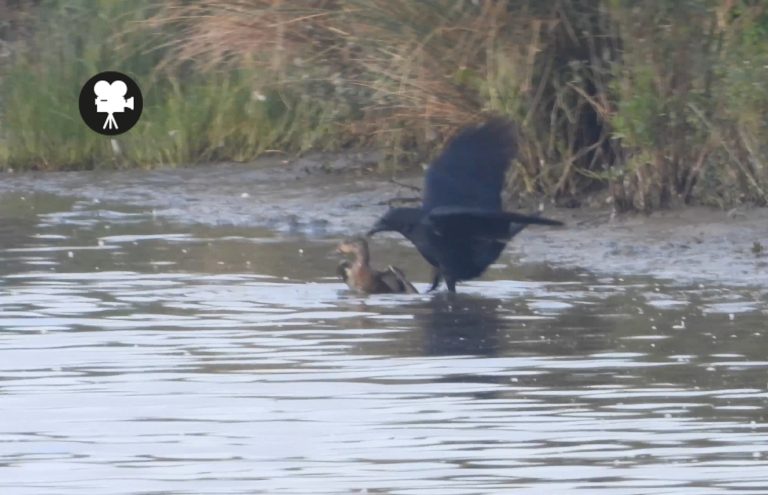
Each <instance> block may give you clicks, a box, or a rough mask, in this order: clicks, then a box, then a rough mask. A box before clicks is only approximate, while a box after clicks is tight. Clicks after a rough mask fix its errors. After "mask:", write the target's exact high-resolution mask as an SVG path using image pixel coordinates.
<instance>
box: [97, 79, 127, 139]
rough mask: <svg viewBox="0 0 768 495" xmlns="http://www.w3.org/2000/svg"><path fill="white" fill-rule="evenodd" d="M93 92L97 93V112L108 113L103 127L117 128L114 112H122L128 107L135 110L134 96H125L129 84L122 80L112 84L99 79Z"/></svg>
mask: <svg viewBox="0 0 768 495" xmlns="http://www.w3.org/2000/svg"><path fill="white" fill-rule="evenodd" d="M93 92H94V93H96V112H98V113H106V114H108V115H107V120H105V121H104V125H103V126H102V129H107V128H109V129H117V122H116V121H115V116H114V114H115V113H122V112H124V111H125V109H126V108H130V109H131V110H133V96H131V97H130V98H128V99H126V98H125V93H127V92H128V86H126V85H125V83H124V82H123V81H120V80H117V81H115V82H113V83H112V84H109V83H108V82H107V81H99V82H97V83H96V84H95V85H94V86H93Z"/></svg>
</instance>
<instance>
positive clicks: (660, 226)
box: [0, 154, 768, 287]
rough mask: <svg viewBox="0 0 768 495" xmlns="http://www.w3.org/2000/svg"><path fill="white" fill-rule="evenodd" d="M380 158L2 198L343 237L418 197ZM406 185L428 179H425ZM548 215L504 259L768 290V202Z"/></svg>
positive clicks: (211, 170)
mask: <svg viewBox="0 0 768 495" xmlns="http://www.w3.org/2000/svg"><path fill="white" fill-rule="evenodd" d="M377 159H378V157H376V156H374V155H364V154H350V155H342V156H339V155H314V156H312V157H309V158H301V159H297V160H291V161H288V160H284V159H282V158H266V159H263V160H260V161H259V162H256V163H253V164H248V165H240V164H221V165H215V166H207V167H195V168H183V169H168V170H155V171H117V172H113V171H110V172H100V171H96V172H58V173H26V174H4V175H2V176H0V194H10V193H16V194H31V193H49V194H55V195H61V196H75V197H78V198H80V199H83V200H86V201H92V202H105V203H119V204H126V205H133V206H138V207H142V208H150V209H152V210H153V211H154V213H155V214H156V215H158V216H159V217H163V218H166V219H169V220H172V221H175V222H182V223H203V224H207V225H238V226H260V227H268V228H271V229H274V230H276V231H278V232H281V233H285V234H291V235H307V236H313V237H337V236H342V235H346V234H349V233H354V232H360V231H363V230H365V229H366V228H368V227H369V226H370V225H371V224H372V222H373V221H374V219H375V218H376V217H377V216H378V215H380V214H381V213H382V212H383V211H385V210H386V208H387V202H388V201H389V200H391V199H392V198H396V197H401V198H409V197H414V196H416V195H417V194H418V193H417V192H415V191H413V190H411V189H409V188H406V187H403V186H401V185H398V184H395V183H393V182H391V181H389V180H388V178H387V177H384V176H381V175H376V174H372V173H371V171H370V169H371V168H372V167H373V165H372V164H373V163H375V162H376V161H377ZM398 182H400V183H405V184H415V185H418V184H419V183H420V177H417V176H412V177H405V178H402V177H400V178H398ZM546 213H547V215H548V216H551V217H553V218H557V219H560V220H563V221H565V222H567V224H568V227H567V228H563V229H549V228H530V229H527V230H526V231H524V232H523V233H522V234H520V235H519V236H518V237H516V238H515V241H514V242H512V243H511V244H510V247H509V248H508V249H507V251H506V252H505V254H504V256H506V257H512V258H514V259H515V260H517V261H519V262H523V263H529V262H530V263H533V262H545V263H551V264H553V265H558V266H563V267H580V268H584V269H587V270H590V271H593V272H597V273H608V274H618V275H651V276H654V277H658V278H663V279H672V280H677V281H680V282H682V283H688V282H696V281H699V282H702V283H706V282H718V283H725V284H738V285H754V286H759V287H768V209H740V210H735V211H730V212H725V211H720V210H712V209H705V208H687V209H683V210H675V211H670V212H661V213H656V214H653V215H650V216H644V215H627V216H618V217H614V216H612V215H611V212H610V210H608V209H605V210H597V209H579V210H567V209H553V208H549V209H547V211H546ZM0 216H2V212H0ZM761 248H762V250H761ZM414 256H418V255H417V254H416V253H415V252H414Z"/></svg>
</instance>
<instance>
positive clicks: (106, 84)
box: [80, 71, 144, 136]
mask: <svg viewBox="0 0 768 495" xmlns="http://www.w3.org/2000/svg"><path fill="white" fill-rule="evenodd" d="M143 107H144V99H143V97H142V94H141V89H139V86H138V85H137V84H136V82H135V81H134V80H133V79H131V78H130V77H129V76H127V75H125V74H123V73H121V72H115V71H107V72H101V73H99V74H96V75H95V76H93V77H92V78H90V79H89V80H88V82H86V83H85V85H83V88H82V89H81V90H80V115H81V116H82V117H83V121H84V122H85V123H86V124H87V125H88V127H90V128H91V129H93V130H94V131H96V132H98V133H99V134H104V135H106V136H115V135H117V134H122V133H124V132H126V131H128V130H130V129H131V128H132V127H133V126H134V125H135V124H136V122H137V121H138V120H139V117H140V116H141V111H142V109H143ZM104 114H106V115H107V116H106V118H104Z"/></svg>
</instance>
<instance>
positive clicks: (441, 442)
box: [0, 194, 768, 495]
mask: <svg viewBox="0 0 768 495" xmlns="http://www.w3.org/2000/svg"><path fill="white" fill-rule="evenodd" d="M0 203H1V204H0V275H1V277H0V493H2V494H4V495H6V494H9V495H20V494H24V495H27V494H28V495H45V494H56V495H64V494H72V495H83V494H91V493H93V494H100V495H110V494H132V495H134V494H145V495H150V494H154V495H157V494H174V495H176V494H201V495H202V494H205V495H212V494H256V493H264V494H288V493H291V494H322V493H333V494H337V493H350V494H351V493H380V494H414V495H417V494H418V495H421V494H435V495H454V494H456V495H458V494H467V495H469V494H488V493H515V494H551V493H584V494H593V493H601V494H606V495H615V494H640V493H642V494H696V495H699V494H721V493H723V494H724V493H734V494H735V493H738V494H764V493H766V490H767V489H768V422H767V421H766V406H768V390H767V389H768V323H767V321H768V318H767V316H768V302H767V301H768V295H767V294H766V289H764V288H762V289H761V288H750V287H748V286H743V287H719V286H713V285H693V286H692V285H685V284H678V283H675V282H674V281H660V280H652V279H643V278H637V277H635V278H622V277H621V275H620V274H617V275H616V276H614V277H596V276H593V275H590V274H588V273H579V272H574V271H566V270H560V269H557V268H556V267H548V266H525V267H516V266H515V263H514V248H512V249H510V250H508V252H507V253H506V254H505V255H504V256H503V258H502V260H503V263H501V264H499V265H497V266H494V267H493V268H492V269H491V270H490V271H489V273H488V274H486V276H485V277H484V278H483V279H482V280H480V281H475V282H472V283H466V284H463V285H461V286H460V288H459V290H460V294H458V295H457V296H456V297H451V296H450V295H448V294H444V293H440V294H434V295H418V296H406V295H389V296H372V297H359V296H356V295H354V294H350V293H348V292H347V291H346V290H345V287H344V286H343V285H342V284H340V283H339V282H338V281H337V280H335V279H334V277H333V273H334V269H335V264H336V262H337V259H336V257H335V255H333V254H332V249H333V247H334V240H333V239H312V238H300V237H280V236H275V235H273V234H272V233H270V232H268V231H264V230H258V229H254V228H247V227H227V228H224V227H221V228H216V227H205V226H200V225H193V226H191V225H186V224H182V223H168V222H166V221H163V220H161V219H158V218H155V217H154V216H153V215H152V213H151V211H146V210H143V209H141V208H137V207H132V208H127V207H119V206H115V205H108V204H106V203H91V202H82V201H77V200H74V199H62V198H58V197H56V196H49V195H43V194H36V195H29V196H26V197H21V196H18V195H9V194H7V195H5V196H4V197H3V198H2V200H0ZM373 254H374V260H375V261H378V264H379V265H381V266H383V265H386V264H387V263H392V262H396V263H397V264H399V265H400V266H401V267H402V268H404V269H405V271H406V272H407V273H408V274H409V275H411V276H412V277H413V278H414V279H415V280H416V281H417V282H418V283H417V286H418V287H419V288H420V289H423V288H425V287H426V283H425V282H426V280H427V270H426V267H425V266H424V264H423V262H422V261H421V260H420V259H419V256H418V255H417V254H416V252H415V251H414V250H413V249H411V248H409V247H407V246H406V245H404V244H402V243H401V242H399V241H397V240H395V239H394V238H393V239H387V238H382V239H377V241H376V243H375V245H374V253H373Z"/></svg>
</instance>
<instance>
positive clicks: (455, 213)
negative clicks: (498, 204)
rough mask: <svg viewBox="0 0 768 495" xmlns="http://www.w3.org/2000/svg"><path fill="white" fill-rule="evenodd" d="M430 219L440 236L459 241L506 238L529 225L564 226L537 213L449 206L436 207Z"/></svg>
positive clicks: (504, 239) (430, 213)
mask: <svg viewBox="0 0 768 495" xmlns="http://www.w3.org/2000/svg"><path fill="white" fill-rule="evenodd" d="M428 219H429V223H430V224H431V225H432V227H433V229H434V231H435V233H436V234H437V235H440V236H443V237H446V238H450V239H457V240H459V239H461V240H466V239H472V238H474V239H487V240H499V241H507V240H509V239H511V238H512V236H514V235H515V234H517V233H518V232H520V231H521V230H522V229H523V227H524V226H526V225H531V224H536V225H562V222H559V221H557V220H551V219H549V218H544V217H540V216H536V215H523V214H521V213H512V212H506V211H492V210H484V209H479V208H463V207H450V206H443V207H438V208H435V209H433V210H432V211H431V212H429V216H428Z"/></svg>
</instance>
